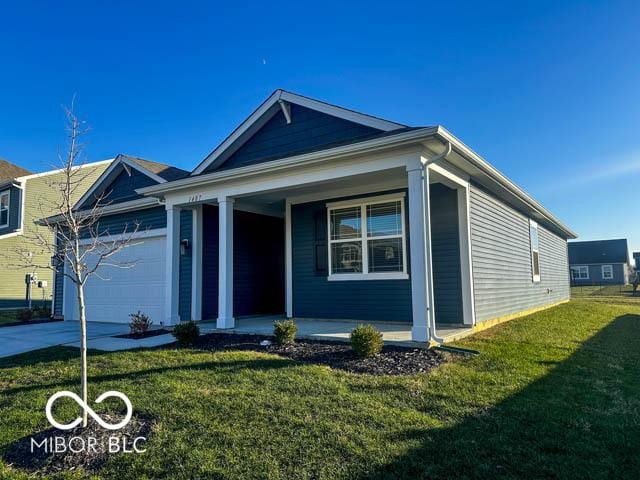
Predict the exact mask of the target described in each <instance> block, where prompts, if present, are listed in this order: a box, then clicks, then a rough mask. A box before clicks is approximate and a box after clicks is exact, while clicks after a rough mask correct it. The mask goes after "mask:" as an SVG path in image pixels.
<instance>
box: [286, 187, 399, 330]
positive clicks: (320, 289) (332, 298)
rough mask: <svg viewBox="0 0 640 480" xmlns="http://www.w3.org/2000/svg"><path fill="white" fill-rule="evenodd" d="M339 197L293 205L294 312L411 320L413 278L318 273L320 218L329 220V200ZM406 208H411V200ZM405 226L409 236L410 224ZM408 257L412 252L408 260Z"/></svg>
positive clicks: (356, 318)
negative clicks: (332, 279)
mask: <svg viewBox="0 0 640 480" xmlns="http://www.w3.org/2000/svg"><path fill="white" fill-rule="evenodd" d="M383 193H388V192H383ZM378 194H379V193H376V194H373V193H372V194H370V195H368V196H373V195H378ZM362 198H366V196H363V197H362ZM336 200H343V199H333V200H323V201H319V202H312V203H304V204H299V205H293V206H292V208H291V228H292V248H293V252H292V253H293V265H292V266H293V315H294V316H296V317H302V318H305V317H306V318H333V319H355V320H369V321H376V320H378V321H385V320H386V321H401V322H410V321H411V319H412V318H411V283H410V281H409V280H353V281H337V282H330V281H328V280H327V275H326V273H322V274H319V273H317V272H316V268H317V266H316V246H317V241H316V232H315V230H316V218H317V215H320V216H321V217H323V218H325V219H326V208H327V207H326V204H327V202H332V201H336ZM405 210H408V207H407V202H405ZM405 213H407V212H405ZM405 222H407V221H406V220H405ZM405 228H407V230H406V233H407V238H408V233H409V231H408V224H407V223H405ZM325 245H326V244H325ZM324 248H325V250H324V252H323V253H324V254H326V247H324ZM408 259H409V252H407V261H408ZM407 268H408V267H407Z"/></svg>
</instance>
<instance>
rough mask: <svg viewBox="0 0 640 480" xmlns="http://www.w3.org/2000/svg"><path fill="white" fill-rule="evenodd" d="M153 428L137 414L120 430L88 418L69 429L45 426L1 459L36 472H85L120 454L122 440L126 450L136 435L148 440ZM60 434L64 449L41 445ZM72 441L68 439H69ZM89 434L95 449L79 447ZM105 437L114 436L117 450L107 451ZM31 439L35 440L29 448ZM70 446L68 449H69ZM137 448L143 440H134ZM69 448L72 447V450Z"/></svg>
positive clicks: (111, 419)
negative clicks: (47, 447)
mask: <svg viewBox="0 0 640 480" xmlns="http://www.w3.org/2000/svg"><path fill="white" fill-rule="evenodd" d="M100 417H101V418H102V419H103V420H105V421H107V422H109V423H117V422H118V421H120V420H121V418H120V417H116V416H111V415H104V414H101V415H100ZM152 428H153V421H152V420H150V419H145V418H141V417H135V416H134V417H132V418H131V421H130V422H129V423H128V424H127V425H125V426H124V427H123V428H121V429H120V430H107V429H104V428H102V427H101V426H100V425H99V424H98V423H97V422H95V421H93V420H92V419H91V418H89V424H88V425H87V428H85V429H83V428H82V427H76V428H74V429H72V430H58V429H57V428H49V429H47V430H44V431H42V432H39V433H36V434H35V435H32V436H28V437H24V438H21V439H20V440H18V441H16V442H15V443H14V444H13V445H11V446H10V447H9V448H8V450H7V451H6V452H5V453H4V455H3V459H4V460H5V462H6V463H7V464H9V465H11V466H13V467H14V468H21V469H25V470H29V471H32V472H37V473H38V476H40V475H52V474H56V473H60V472H66V473H68V472H71V471H74V470H77V469H79V468H82V469H83V470H86V471H88V472H95V471H97V470H98V469H99V468H100V467H102V466H103V465H104V464H105V463H106V462H107V460H109V458H111V456H113V455H120V454H122V453H123V451H122V450H123V442H124V444H126V448H127V449H128V451H130V450H133V440H134V439H135V438H137V437H145V438H146V439H147V440H148V439H149V434H150V433H151V431H152ZM56 437H62V438H63V439H64V445H66V448H65V450H66V451H64V452H61V453H53V452H51V451H50V450H48V449H45V447H44V446H40V447H39V446H38V445H41V442H42V441H43V440H47V439H50V438H54V442H55V438H56ZM74 437H77V438H75V439H74V440H73V441H71V442H69V440H71V439H72V438H74ZM89 437H92V438H95V439H96V442H95V448H93V449H92V448H82V446H83V445H84V446H85V447H86V446H87V445H88V444H89V440H88V439H89ZM109 437H117V438H118V442H119V446H120V447H119V451H118V452H117V453H110V452H109ZM32 439H33V440H34V441H35V442H37V445H36V446H34V447H33V452H32ZM69 447H71V448H69ZM138 448H140V449H144V448H146V442H145V441H140V442H138ZM72 450H75V452H74V451H72Z"/></svg>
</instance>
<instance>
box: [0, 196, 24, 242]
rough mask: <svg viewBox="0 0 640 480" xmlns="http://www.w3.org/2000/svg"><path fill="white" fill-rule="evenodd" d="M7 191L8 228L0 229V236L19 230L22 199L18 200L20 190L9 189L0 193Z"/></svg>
mask: <svg viewBox="0 0 640 480" xmlns="http://www.w3.org/2000/svg"><path fill="white" fill-rule="evenodd" d="M7 190H9V226H7V227H4V228H0V235H5V234H7V233H12V232H15V231H16V230H18V229H19V228H20V216H21V212H20V209H21V208H22V199H21V198H20V195H21V192H22V190H20V189H19V188H18V187H9V188H8V189H6V188H5V189H2V191H0V193H2V192H5V191H7Z"/></svg>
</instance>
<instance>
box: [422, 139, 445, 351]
mask: <svg viewBox="0 0 640 480" xmlns="http://www.w3.org/2000/svg"><path fill="white" fill-rule="evenodd" d="M450 153H451V142H447V144H446V146H445V149H444V151H443V152H442V153H439V154H438V155H436V156H435V157H432V158H430V159H428V160H421V163H422V192H423V195H424V198H425V200H426V203H427V208H425V209H424V210H423V211H424V219H423V222H424V227H425V252H426V254H427V273H430V272H433V264H432V261H431V213H430V211H431V199H430V198H428V195H429V174H428V171H427V169H428V168H429V165H433V164H434V163H437V162H439V161H440V160H444V159H446V158H447V157H448V156H449V154H450ZM427 277H428V280H429V282H428V287H427V299H428V301H429V343H431V342H435V343H437V344H438V345H442V344H443V343H444V339H443V338H441V337H438V335H437V334H436V316H435V313H434V312H435V310H434V302H433V276H432V275H427Z"/></svg>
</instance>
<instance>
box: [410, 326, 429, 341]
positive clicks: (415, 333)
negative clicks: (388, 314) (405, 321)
mask: <svg viewBox="0 0 640 480" xmlns="http://www.w3.org/2000/svg"><path fill="white" fill-rule="evenodd" d="M411 340H412V341H414V342H428V341H429V328H428V327H427V326H426V325H414V326H413V327H411Z"/></svg>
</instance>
